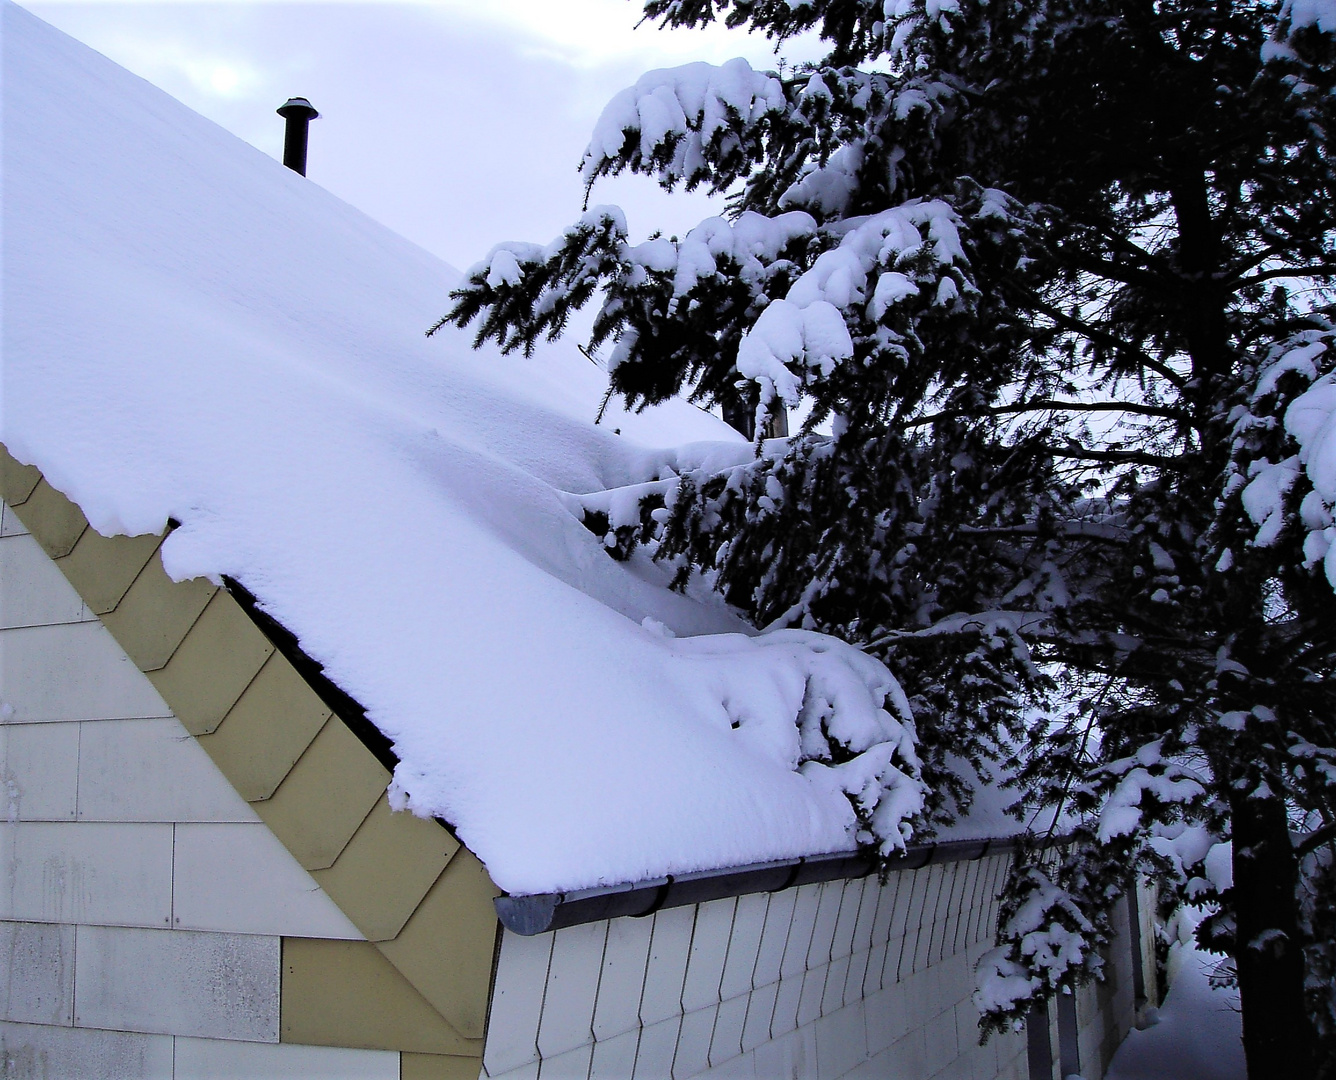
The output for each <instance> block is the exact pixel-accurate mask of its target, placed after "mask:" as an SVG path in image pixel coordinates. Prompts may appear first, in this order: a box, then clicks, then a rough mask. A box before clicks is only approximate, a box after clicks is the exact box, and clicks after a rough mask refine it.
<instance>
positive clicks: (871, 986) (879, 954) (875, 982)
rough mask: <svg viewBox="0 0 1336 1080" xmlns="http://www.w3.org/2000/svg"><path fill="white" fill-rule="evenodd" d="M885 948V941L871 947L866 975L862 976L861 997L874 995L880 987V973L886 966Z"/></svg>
mask: <svg viewBox="0 0 1336 1080" xmlns="http://www.w3.org/2000/svg"><path fill="white" fill-rule="evenodd" d="M886 948H887V943H886V942H885V941H883V942H881V943H880V944H877V945H873V946H872V951H871V952H869V953H868V957H867V974H866V975H864V976H863V996H864V997H867V996H868V995H869V994H875V993H876V992H877V991H878V990H880V989H881V987H882V981H881V973H882V969H883V968H884V967H885V966H886Z"/></svg>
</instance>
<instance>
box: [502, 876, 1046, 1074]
mask: <svg viewBox="0 0 1336 1080" xmlns="http://www.w3.org/2000/svg"><path fill="white" fill-rule="evenodd" d="M1007 860H1008V856H1005V855H1000V856H994V857H991V858H985V859H981V860H979V861H977V862H961V863H946V864H940V865H932V866H928V867H925V868H923V869H921V870H915V871H908V872H903V873H900V874H895V875H893V876H892V877H891V879H890V881H889V882H888V883H887V884H886V885H885V886H882V885H880V884H879V883H878V882H877V880H876V879H875V878H866V879H861V880H854V881H832V882H827V883H824V884H820V885H803V886H800V887H798V888H796V889H787V890H784V891H783V892H779V893H774V894H761V895H753V896H743V897H737V898H728V899H724V900H714V901H710V902H709V903H706V904H699V905H696V906H694V907H683V908H674V909H671V910H667V911H660V912H658V913H657V914H655V915H654V916H652V917H650V918H645V919H615V920H611V921H604V922H598V923H592V924H590V925H587V926H576V927H570V928H568V929H564V930H557V931H553V932H549V933H546V934H540V935H537V936H535V937H532V938H524V937H519V936H518V935H515V934H511V933H509V932H507V933H506V934H505V937H504V939H503V942H502V947H501V954H500V958H499V961H498V967H497V978H496V987H495V990H494V994H493V1001H492V1013H491V1018H490V1021H489V1029H488V1038H487V1046H486V1050H485V1053H484V1063H485V1071H486V1075H487V1076H489V1077H492V1078H495V1080H500V1078H502V1077H504V1078H505V1080H521V1078H536V1080H557V1078H564V1077H577V1078H579V1080H586V1078H590V1080H594V1078H601V1077H620V1078H626V1077H645V1078H651V1080H663V1078H666V1077H670V1076H671V1077H673V1078H674V1080H684V1078H686V1077H691V1076H729V1077H733V1076H739V1077H749V1078H769V1077H778V1076H795V1077H811V1078H814V1080H836V1078H838V1077H845V1076H858V1077H868V1078H871V1077H899V1076H904V1077H908V1078H913V1080H930V1078H935V1077H942V1078H948V1077H966V1078H974V1077H978V1078H980V1080H993V1078H995V1077H1006V1078H1012V1077H1014V1078H1016V1080H1023V1078H1024V1077H1025V1076H1026V1062H1025V1056H1024V1039H1023V1037H1021V1036H1007V1037H1002V1038H995V1039H993V1040H992V1041H991V1042H990V1043H989V1045H988V1046H987V1047H983V1048H980V1047H979V1046H978V1035H977V1025H978V1015H977V1013H976V1012H975V1009H974V1005H973V1003H972V1002H971V1001H970V994H971V992H972V990H973V982H974V980H973V968H974V963H975V961H977V959H978V956H979V955H980V954H981V952H982V951H983V950H985V949H986V948H988V947H989V946H990V945H991V937H992V931H993V923H994V921H995V919H996V911H997V908H996V900H995V895H996V892H997V889H998V887H999V886H1000V884H1001V880H1002V875H1003V873H1004V872H1005V869H1006V865H1007Z"/></svg>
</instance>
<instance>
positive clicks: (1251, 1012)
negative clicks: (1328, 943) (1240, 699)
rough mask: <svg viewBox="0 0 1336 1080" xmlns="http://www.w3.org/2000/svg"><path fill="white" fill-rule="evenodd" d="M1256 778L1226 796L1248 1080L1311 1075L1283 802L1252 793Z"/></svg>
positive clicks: (1298, 1079)
mask: <svg viewBox="0 0 1336 1080" xmlns="http://www.w3.org/2000/svg"><path fill="white" fill-rule="evenodd" d="M1259 779H1260V778H1259V777H1258V776H1257V774H1256V773H1253V775H1252V776H1250V777H1249V778H1248V780H1247V782H1246V787H1247V789H1248V790H1246V791H1244V792H1241V793H1237V794H1236V795H1235V796H1234V798H1233V799H1232V800H1231V802H1232V806H1231V810H1232V816H1233V825H1234V888H1233V896H1234V910H1235V917H1236V919H1237V926H1238V931H1237V945H1236V948H1235V963H1236V965H1237V969H1238V976H1239V997H1240V999H1241V1003H1242V1007H1243V1051H1244V1055H1245V1057H1246V1058H1247V1062H1248V1080H1312V1078H1313V1077H1314V1076H1315V1072H1314V1063H1313V1032H1312V1028H1311V1025H1310V1024H1309V1021H1308V1011H1307V1009H1306V1008H1305V1005H1304V962H1303V949H1302V946H1301V941H1302V939H1301V937H1300V934H1299V924H1298V910H1297V899H1296V897H1297V886H1298V862H1297V860H1296V859H1295V857H1294V849H1293V847H1292V846H1291V844H1290V837H1289V827H1288V822H1287V821H1286V817H1285V805H1284V803H1283V802H1282V800H1280V799H1279V798H1277V797H1275V796H1274V795H1270V794H1263V795H1261V796H1259V795H1258V794H1257V792H1258V790H1259V784H1258V781H1259ZM1262 790H1263V791H1265V787H1264V785H1262Z"/></svg>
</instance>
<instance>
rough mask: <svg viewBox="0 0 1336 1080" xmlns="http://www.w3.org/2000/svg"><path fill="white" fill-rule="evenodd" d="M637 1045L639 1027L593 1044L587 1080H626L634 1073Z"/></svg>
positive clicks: (638, 1041)
mask: <svg viewBox="0 0 1336 1080" xmlns="http://www.w3.org/2000/svg"><path fill="white" fill-rule="evenodd" d="M639 1043H640V1028H639V1027H636V1028H633V1029H632V1030H630V1031H625V1032H623V1033H622V1034H620V1035H617V1036H615V1037H613V1038H611V1039H607V1040H605V1041H600V1042H597V1043H595V1044H594V1060H593V1062H592V1064H591V1065H590V1068H589V1080H627V1078H628V1077H629V1076H630V1075H631V1074H632V1073H633V1072H635V1068H636V1047H637V1046H638V1045H639Z"/></svg>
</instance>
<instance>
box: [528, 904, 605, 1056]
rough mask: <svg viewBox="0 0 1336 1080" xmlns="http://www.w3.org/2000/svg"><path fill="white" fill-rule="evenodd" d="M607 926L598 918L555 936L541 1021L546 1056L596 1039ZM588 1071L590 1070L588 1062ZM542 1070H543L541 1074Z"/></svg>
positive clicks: (541, 1046) (541, 1042) (540, 1038)
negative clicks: (596, 1002) (597, 997)
mask: <svg viewBox="0 0 1336 1080" xmlns="http://www.w3.org/2000/svg"><path fill="white" fill-rule="evenodd" d="M607 927H608V924H607V922H606V921H599V922H594V923H587V924H585V925H583V926H570V927H567V928H566V929H564V930H558V931H557V932H556V934H555V935H554V936H553V939H552V962H551V965H550V966H549V968H548V975H547V993H546V994H545V995H544V997H543V1017H542V1020H541V1021H540V1022H539V1024H538V1052H539V1053H540V1054H541V1055H542V1056H543V1057H544V1058H550V1057H555V1056H556V1055H558V1054H563V1053H565V1052H566V1051H567V1050H573V1049H575V1048H576V1047H577V1046H584V1045H585V1044H586V1043H591V1042H593V1041H594V1034H593V1030H592V1029H593V1024H594V997H595V995H596V994H597V993H598V976H599V972H600V971H601V970H602V969H603V944H604V942H605V941H606V940H607V935H608V929H607ZM545 1068H546V1066H544V1069H545ZM585 1071H586V1072H588V1071H589V1065H588V1062H586V1063H585ZM542 1073H543V1071H542V1070H540V1072H539V1075H540V1076H541V1075H542Z"/></svg>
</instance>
